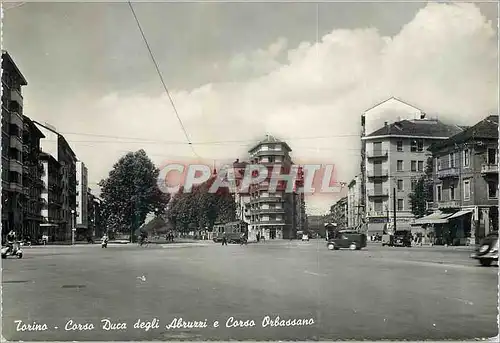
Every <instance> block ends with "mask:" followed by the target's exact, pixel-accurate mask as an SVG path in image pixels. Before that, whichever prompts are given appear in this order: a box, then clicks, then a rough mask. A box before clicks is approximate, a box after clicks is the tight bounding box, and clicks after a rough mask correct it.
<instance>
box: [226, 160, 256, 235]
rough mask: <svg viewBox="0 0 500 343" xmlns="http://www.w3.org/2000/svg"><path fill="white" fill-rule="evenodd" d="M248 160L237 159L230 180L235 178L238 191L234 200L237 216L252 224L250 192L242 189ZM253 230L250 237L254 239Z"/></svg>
mask: <svg viewBox="0 0 500 343" xmlns="http://www.w3.org/2000/svg"><path fill="white" fill-rule="evenodd" d="M247 165H248V163H247V162H240V160H238V159H237V160H236V161H234V163H233V169H232V172H233V173H234V175H228V178H229V179H230V180H234V185H235V186H236V192H235V194H234V200H235V202H236V218H237V219H238V220H241V221H244V222H245V223H247V224H250V193H249V192H248V191H245V190H241V183H242V181H243V177H244V175H245V169H246V167H247ZM254 233H255V232H252V233H251V234H252V235H251V236H250V237H249V239H251V240H253V239H254V238H255V237H253V234H254Z"/></svg>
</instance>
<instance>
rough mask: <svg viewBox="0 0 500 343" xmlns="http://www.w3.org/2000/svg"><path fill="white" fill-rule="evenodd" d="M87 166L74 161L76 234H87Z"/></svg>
mask: <svg viewBox="0 0 500 343" xmlns="http://www.w3.org/2000/svg"><path fill="white" fill-rule="evenodd" d="M87 174H88V171H87V167H86V166H85V163H83V162H82V161H76V193H75V195H76V203H75V205H76V214H75V216H76V218H75V220H76V231H77V235H87V229H88V227H89V223H88V180H87Z"/></svg>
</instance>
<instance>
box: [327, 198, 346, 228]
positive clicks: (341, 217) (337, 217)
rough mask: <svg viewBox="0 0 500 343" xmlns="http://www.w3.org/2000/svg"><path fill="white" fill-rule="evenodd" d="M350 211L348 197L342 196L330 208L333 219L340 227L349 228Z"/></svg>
mask: <svg viewBox="0 0 500 343" xmlns="http://www.w3.org/2000/svg"><path fill="white" fill-rule="evenodd" d="M348 213H349V209H348V201H347V197H343V198H341V199H340V200H339V201H337V202H336V203H335V204H334V205H333V206H332V207H331V208H330V214H331V218H332V221H333V222H334V223H335V224H337V226H338V227H340V228H347V226H348V224H347V222H348V219H347V218H348Z"/></svg>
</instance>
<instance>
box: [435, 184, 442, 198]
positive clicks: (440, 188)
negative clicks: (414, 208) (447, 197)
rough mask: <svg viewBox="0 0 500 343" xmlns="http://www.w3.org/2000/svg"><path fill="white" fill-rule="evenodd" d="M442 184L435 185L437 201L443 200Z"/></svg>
mask: <svg viewBox="0 0 500 343" xmlns="http://www.w3.org/2000/svg"><path fill="white" fill-rule="evenodd" d="M442 189H443V188H442V186H441V185H437V186H436V200H437V201H438V202H439V201H442V200H443V193H442Z"/></svg>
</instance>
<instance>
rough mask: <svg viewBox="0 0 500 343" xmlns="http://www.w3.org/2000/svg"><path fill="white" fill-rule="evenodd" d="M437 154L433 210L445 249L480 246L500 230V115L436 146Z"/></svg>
mask: <svg viewBox="0 0 500 343" xmlns="http://www.w3.org/2000/svg"><path fill="white" fill-rule="evenodd" d="M430 151H432V154H433V180H434V202H433V204H432V207H433V209H434V210H435V211H436V212H438V213H441V215H442V217H443V221H442V222H441V223H440V224H442V225H435V232H434V234H435V236H436V237H437V239H439V240H440V241H442V243H443V244H454V245H459V244H460V245H463V244H466V243H467V242H468V239H469V242H472V243H474V242H478V241H479V240H480V239H481V238H483V237H485V236H486V235H487V234H488V233H490V232H491V231H498V115H493V116H488V117H487V118H485V119H484V120H482V121H480V122H479V123H477V124H476V125H474V126H472V127H470V128H468V129H466V130H465V131H463V132H461V133H459V134H457V135H455V136H453V137H451V138H450V139H448V140H446V141H443V142H440V143H436V144H434V145H432V146H431V147H430Z"/></svg>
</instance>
